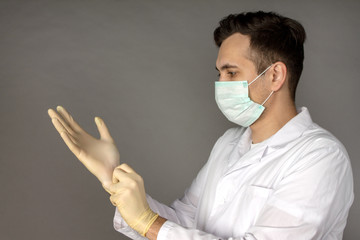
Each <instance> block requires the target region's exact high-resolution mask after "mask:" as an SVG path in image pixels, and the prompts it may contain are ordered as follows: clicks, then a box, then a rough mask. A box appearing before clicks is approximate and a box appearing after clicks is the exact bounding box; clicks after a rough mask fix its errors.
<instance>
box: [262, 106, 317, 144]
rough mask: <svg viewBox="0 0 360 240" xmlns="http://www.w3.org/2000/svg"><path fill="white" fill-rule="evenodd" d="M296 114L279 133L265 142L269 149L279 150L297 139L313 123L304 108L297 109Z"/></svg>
mask: <svg viewBox="0 0 360 240" xmlns="http://www.w3.org/2000/svg"><path fill="white" fill-rule="evenodd" d="M297 111H298V114H297V115H296V116H295V117H293V118H292V119H291V120H290V121H289V122H287V123H286V124H285V125H284V126H283V127H282V128H281V129H280V130H279V131H277V132H276V133H275V134H274V135H272V136H271V137H270V138H268V139H267V140H265V141H266V142H267V145H268V146H269V147H271V148H281V147H283V146H284V145H286V144H287V143H289V142H292V141H293V140H295V139H297V138H299V137H300V136H301V135H302V134H303V133H304V131H305V130H306V129H308V128H309V126H310V125H311V124H312V123H313V121H312V119H311V116H310V113H309V110H308V109H307V108H306V107H301V108H298V109H297Z"/></svg>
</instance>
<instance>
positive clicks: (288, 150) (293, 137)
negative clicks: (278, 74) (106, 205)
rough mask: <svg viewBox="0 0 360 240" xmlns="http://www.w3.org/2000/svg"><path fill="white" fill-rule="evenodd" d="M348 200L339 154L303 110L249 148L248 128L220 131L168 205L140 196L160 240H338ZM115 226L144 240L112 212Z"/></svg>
mask: <svg viewBox="0 0 360 240" xmlns="http://www.w3.org/2000/svg"><path fill="white" fill-rule="evenodd" d="M353 199H354V193H353V176H352V170H351V164H350V160H349V157H348V154H347V152H346V150H345V148H344V147H343V145H342V144H341V143H340V142H339V141H338V140H337V139H336V138H335V137H334V136H333V135H331V134H330V133H329V132H328V131H326V130H324V129H322V128H321V127H319V126H318V125H316V124H315V123H313V122H312V120H311V117H310V114H309V112H308V110H307V108H305V107H303V108H301V112H300V113H299V114H298V115H297V116H296V117H294V118H293V119H291V120H290V121H289V122H288V123H287V124H286V125H285V126H284V127H282V128H281V129H280V130H279V131H278V132H277V133H276V134H274V135H273V136H272V137H270V138H269V139H267V140H265V141H263V142H261V143H259V144H256V146H255V147H253V148H251V129H250V128H241V127H236V128H231V129H229V130H227V131H226V132H225V134H224V135H223V136H222V137H220V138H219V139H218V141H217V142H216V144H215V146H214V147H213V149H212V151H211V154H210V157H209V160H208V162H207V163H206V164H205V165H204V166H203V168H202V169H201V170H200V172H199V173H198V175H197V177H196V178H195V179H194V180H193V182H192V184H191V186H190V187H189V188H187V189H186V191H185V194H184V196H183V197H182V198H180V199H177V200H175V201H174V202H173V203H172V204H171V206H170V207H169V206H166V205H164V204H162V203H159V202H158V201H156V200H154V199H152V198H151V197H150V196H149V195H147V200H148V203H149V205H150V207H151V209H152V210H153V211H154V212H157V213H159V215H160V216H162V217H164V218H166V219H168V221H166V222H165V223H164V225H163V226H162V227H161V229H160V231H159V234H158V238H157V239H159V240H165V239H166V240H173V239H181V240H187V239H195V240H196V239H198V240H203V239H229V240H230V239H234V240H235V239H239V240H240V239H242V240H245V239H246V240H265V239H266V240H270V239H274V240H285V239H290V240H298V239H299V240H300V239H306V240H309V239H326V240H335V239H337V240H338V239H342V234H343V230H344V228H345V225H346V220H347V216H348V212H349V209H350V206H351V205H352V203H353ZM114 228H115V229H116V230H117V231H119V232H121V233H123V234H125V235H127V236H128V237H130V238H132V239H145V238H143V237H141V236H140V235H139V234H138V233H137V232H135V231H134V230H132V229H131V228H130V227H129V226H128V225H127V224H126V223H125V221H124V220H123V219H122V218H121V215H120V213H119V212H118V210H117V209H116V210H115V217H114Z"/></svg>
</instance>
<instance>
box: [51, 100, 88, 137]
mask: <svg viewBox="0 0 360 240" xmlns="http://www.w3.org/2000/svg"><path fill="white" fill-rule="evenodd" d="M56 110H57V111H58V112H59V113H60V115H61V116H62V117H63V118H64V120H65V121H66V123H67V124H68V125H69V126H70V127H71V128H72V129H74V130H75V131H77V132H80V131H82V130H83V129H82V128H81V127H80V125H79V124H78V123H77V122H76V121H75V120H74V119H73V117H72V116H71V115H70V114H69V113H68V111H66V109H65V108H64V107H62V106H57V107H56Z"/></svg>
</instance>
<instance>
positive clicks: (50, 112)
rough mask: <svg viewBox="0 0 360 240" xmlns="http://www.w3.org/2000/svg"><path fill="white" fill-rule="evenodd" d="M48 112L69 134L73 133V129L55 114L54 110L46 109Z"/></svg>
mask: <svg viewBox="0 0 360 240" xmlns="http://www.w3.org/2000/svg"><path fill="white" fill-rule="evenodd" d="M48 114H49V116H50V117H51V118H52V119H54V118H55V119H57V120H58V121H59V122H60V123H61V124H62V126H63V127H64V128H65V129H66V131H67V132H68V133H69V134H70V135H75V131H74V130H73V129H72V128H71V127H70V126H69V125H68V124H67V123H66V122H65V121H64V119H63V118H62V117H61V116H60V115H59V114H57V113H56V112H55V111H54V110H52V109H51V108H50V109H49V110H48Z"/></svg>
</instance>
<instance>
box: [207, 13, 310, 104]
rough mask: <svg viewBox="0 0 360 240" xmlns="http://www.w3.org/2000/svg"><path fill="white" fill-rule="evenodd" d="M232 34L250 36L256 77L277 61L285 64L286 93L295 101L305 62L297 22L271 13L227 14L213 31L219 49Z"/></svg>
mask: <svg viewBox="0 0 360 240" xmlns="http://www.w3.org/2000/svg"><path fill="white" fill-rule="evenodd" d="M234 33H241V34H243V35H247V36H249V37H250V56H249V59H250V60H251V61H252V62H254V64H255V67H256V70H257V72H258V74H260V73H261V72H262V71H263V70H265V69H266V67H268V66H269V65H270V64H272V63H275V62H277V61H280V62H283V63H284V64H285V65H286V68H287V72H288V74H287V75H288V76H287V77H288V81H289V90H290V94H291V98H292V100H293V101H294V102H295V92H296V87H297V85H298V82H299V79H300V76H301V72H302V69H303V61H304V42H305V38H306V33H305V30H304V28H303V26H302V25H301V24H300V23H299V22H298V21H296V20H293V19H290V18H287V17H283V16H281V15H279V14H277V13H274V12H263V11H258V12H244V13H240V14H230V15H229V16H227V17H225V18H223V19H222V20H221V21H220V22H219V26H218V27H217V28H216V29H215V31H214V40H215V43H216V45H217V46H218V47H220V46H221V43H222V42H223V41H224V40H225V39H226V38H228V37H229V36H231V35H232V34H234Z"/></svg>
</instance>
